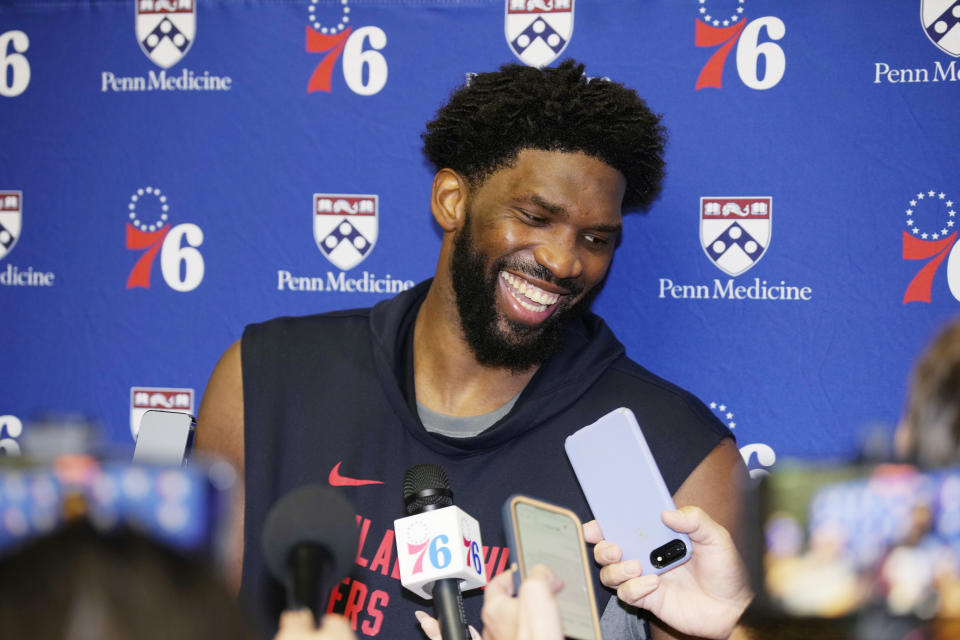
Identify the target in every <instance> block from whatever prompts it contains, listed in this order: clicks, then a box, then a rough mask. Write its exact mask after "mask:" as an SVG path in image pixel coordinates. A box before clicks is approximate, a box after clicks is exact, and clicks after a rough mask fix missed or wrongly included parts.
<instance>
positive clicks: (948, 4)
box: [920, 0, 960, 58]
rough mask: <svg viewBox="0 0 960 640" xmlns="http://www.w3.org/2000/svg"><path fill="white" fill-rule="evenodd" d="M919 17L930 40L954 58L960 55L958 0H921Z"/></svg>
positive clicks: (959, 10)
mask: <svg viewBox="0 0 960 640" xmlns="http://www.w3.org/2000/svg"><path fill="white" fill-rule="evenodd" d="M920 18H921V20H922V22H923V30H924V32H925V33H926V34H927V37H928V38H930V42H932V43H933V44H935V45H936V46H937V48H938V49H940V50H941V51H943V52H944V53H947V54H949V55H951V56H953V57H954V58H956V57H958V56H960V0H922V1H921V2H920Z"/></svg>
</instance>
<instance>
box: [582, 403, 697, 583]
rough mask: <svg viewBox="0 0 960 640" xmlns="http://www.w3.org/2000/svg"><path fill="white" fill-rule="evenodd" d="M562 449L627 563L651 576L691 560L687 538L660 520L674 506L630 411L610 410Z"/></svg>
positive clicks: (605, 531) (608, 536) (606, 533)
mask: <svg viewBox="0 0 960 640" xmlns="http://www.w3.org/2000/svg"><path fill="white" fill-rule="evenodd" d="M564 448H565V449H566V451H567V457H568V458H569V459H570V464H571V465H572V466H573V471H574V473H575V474H576V476H577V480H578V481H579V483H580V488H581V489H582V490H583V494H584V496H585V497H586V498H587V503H588V504H589V505H590V510H591V511H592V512H593V515H594V517H595V518H596V519H597V523H598V524H599V525H600V530H601V531H602V532H603V537H604V538H605V539H606V540H609V541H610V542H613V543H616V544H617V545H618V546H619V547H620V548H621V549H622V550H623V559H624V560H638V561H639V562H640V564H641V565H642V567H643V573H644V574H645V575H649V574H654V573H663V572H664V571H667V570H669V569H672V568H674V567H676V566H678V565H680V564H683V563H684V562H686V561H687V560H688V559H689V558H690V554H691V552H692V549H693V547H692V545H691V544H690V539H689V538H688V537H687V535H686V534H684V533H677V532H676V531H674V530H673V529H671V528H670V527H668V526H667V525H665V524H664V523H663V521H662V520H661V519H660V514H661V513H662V512H663V511H666V510H673V509H675V508H676V507H675V506H674V504H673V498H672V497H671V496H670V492H669V491H668V490H667V485H666V483H665V482H664V481H663V476H661V475H660V469H659V468H658V467H657V462H656V460H654V458H653V454H652V453H651V452H650V447H649V446H648V445H647V441H646V439H645V438H644V437H643V432H642V431H641V430H640V425H639V424H637V419H636V418H635V417H634V415H633V412H632V411H630V410H629V409H626V408H623V407H621V408H619V409H615V410H613V411H611V412H610V413H608V414H607V415H605V416H603V417H602V418H600V419H599V420H597V421H596V422H594V423H593V424H590V425H587V426H586V427H583V428H582V429H580V430H579V431H577V432H576V433H574V434H572V435H570V436H568V437H567V440H566V442H565V443H564Z"/></svg>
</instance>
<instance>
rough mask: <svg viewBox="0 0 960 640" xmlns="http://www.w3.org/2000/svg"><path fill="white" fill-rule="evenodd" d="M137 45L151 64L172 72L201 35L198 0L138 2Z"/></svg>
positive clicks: (136, 0)
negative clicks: (171, 68) (198, 26)
mask: <svg viewBox="0 0 960 640" xmlns="http://www.w3.org/2000/svg"><path fill="white" fill-rule="evenodd" d="M134 2H135V3H136V6H137V41H138V42H139V43H140V48H141V49H142V50H143V52H144V53H145V54H146V55H147V57H148V58H150V60H151V62H153V63H154V64H155V65H157V66H158V67H160V68H162V69H169V68H170V67H172V66H173V65H175V64H177V63H178V62H180V60H181V59H182V58H183V56H185V55H187V51H189V50H190V47H191V46H192V45H193V40H194V38H195V37H196V34H197V13H196V3H195V1H194V0H134Z"/></svg>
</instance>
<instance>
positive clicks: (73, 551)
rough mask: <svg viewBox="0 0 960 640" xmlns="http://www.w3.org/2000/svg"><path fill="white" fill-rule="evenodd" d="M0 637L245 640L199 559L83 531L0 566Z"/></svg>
mask: <svg viewBox="0 0 960 640" xmlns="http://www.w3.org/2000/svg"><path fill="white" fill-rule="evenodd" d="M0 634H2V635H3V637H4V638H14V639H21V638H23V639H29V640H61V639H62V640H85V639H90V640H153V639H154V638H155V639H157V640H161V639H164V640H168V639H170V638H177V639H179V640H191V639H196V640H217V639H219V638H223V639H224V640H227V639H230V640H244V639H247V638H250V639H252V638H254V637H255V636H254V635H253V633H252V631H251V628H250V627H249V626H248V625H247V621H246V620H245V619H244V617H243V615H241V612H240V611H239V609H238V607H237V605H236V602H235V601H234V599H233V597H232V596H231V594H230V593H229V591H228V589H227V588H226V585H225V583H224V582H223V581H222V580H221V578H220V576H219V575H218V574H217V573H216V571H214V569H213V567H212V566H211V565H210V563H209V562H207V561H206V560H205V559H203V558H201V557H199V556H197V555H188V554H183V553H180V552H178V551H175V550H173V549H171V548H167V547H165V546H164V545H161V544H158V543H156V542H154V541H153V540H151V539H149V538H147V537H146V536H144V535H142V534H139V533H136V532H134V531H131V530H121V531H118V532H115V533H111V534H105V533H102V532H100V531H97V530H96V529H94V528H93V527H92V526H90V525H89V524H87V523H86V522H83V521H78V522H74V523H71V524H68V525H66V526H65V527H64V528H62V529H60V530H58V531H55V532H53V533H51V534H50V535H47V536H41V537H38V538H35V539H33V540H30V541H28V542H26V543H25V544H24V545H23V546H21V547H19V548H18V549H15V550H12V551H11V552H10V555H8V556H6V557H4V558H3V559H0Z"/></svg>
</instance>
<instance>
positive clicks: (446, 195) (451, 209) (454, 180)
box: [430, 169, 468, 233]
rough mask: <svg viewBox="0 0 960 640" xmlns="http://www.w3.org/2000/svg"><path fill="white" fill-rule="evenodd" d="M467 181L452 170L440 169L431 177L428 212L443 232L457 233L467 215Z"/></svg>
mask: <svg viewBox="0 0 960 640" xmlns="http://www.w3.org/2000/svg"><path fill="white" fill-rule="evenodd" d="M467 195H468V193H467V181H466V180H465V179H464V177H463V176H461V175H460V174H459V173H457V172H456V171H454V170H453V169H440V171H437V175H435V176H433V191H432V192H431V193H430V210H431V211H432V212H433V218H434V220H436V221H437V224H438V225H440V228H441V229H443V230H444V231H445V232H448V233H449V232H452V231H457V230H458V229H459V228H460V227H461V226H463V222H464V220H465V219H466V217H467V215H466V212H467Z"/></svg>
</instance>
